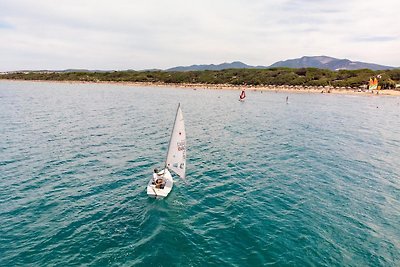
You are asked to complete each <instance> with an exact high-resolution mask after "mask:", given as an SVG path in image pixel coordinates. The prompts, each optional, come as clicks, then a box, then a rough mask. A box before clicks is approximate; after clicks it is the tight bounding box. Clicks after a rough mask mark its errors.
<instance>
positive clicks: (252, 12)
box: [0, 0, 400, 71]
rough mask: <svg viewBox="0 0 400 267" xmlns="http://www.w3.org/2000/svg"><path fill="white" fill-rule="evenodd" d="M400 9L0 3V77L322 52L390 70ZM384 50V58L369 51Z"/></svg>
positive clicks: (290, 1) (310, 3)
mask: <svg viewBox="0 0 400 267" xmlns="http://www.w3.org/2000/svg"><path fill="white" fill-rule="evenodd" d="M399 3H400V2H397V1H394V0H381V1H380V2H379V4H376V3H372V2H370V1H363V0H349V1H344V0H338V1H330V0H307V1H306V0H284V1H279V2H277V1H272V0H271V1H268V0H265V1H264V0H253V1H244V0H232V1H228V0H213V1H211V0H203V1H185V0H170V1H156V0H147V1H144V0H143V1H142V0H133V1H129V0H114V1H106V0H97V1H94V0H86V1H78V0H69V1H53V0H37V1H28V0H2V1H1V2H0V36H1V42H0V58H1V61H0V71H2V70H15V69H44V68H46V69H63V68H90V69H146V68H168V67H172V66H176V65H186V64H187V65H190V64H202V63H221V62H228V61H235V60H240V61H243V62H245V63H248V64H253V65H269V64H272V63H273V62H275V61H278V60H284V59H287V58H295V57H300V56H303V55H320V54H324V55H330V56H335V57H340V58H345V57H347V58H350V59H352V60H360V61H370V62H376V63H379V64H386V65H395V66H398V65H400V58H399V56H398V55H397V54H398V53H397V52H396V51H397V49H395V48H396V47H400V40H399V38H396V36H400V32H399V29H398V26H397V25H398V23H397V19H396V16H397V14H396V10H399V8H400V4H399ZM382 14H385V15H382ZM382 43H384V46H385V49H390V50H388V51H385V53H381V52H379V53H378V52H376V51H378V50H381V49H382V48H381V47H379V45H382Z"/></svg>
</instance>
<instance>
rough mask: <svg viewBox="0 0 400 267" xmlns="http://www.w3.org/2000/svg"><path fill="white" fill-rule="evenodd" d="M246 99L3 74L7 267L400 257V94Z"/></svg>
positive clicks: (2, 255) (2, 211)
mask: <svg viewBox="0 0 400 267" xmlns="http://www.w3.org/2000/svg"><path fill="white" fill-rule="evenodd" d="M286 96H289V102H290V103H289V104H286V101H285V99H286ZM238 98H239V91H232V90H203V89H198V90H193V89H178V88H156V87H154V88H153V87H134V86H122V85H106V84H67V83H60V84H57V83H36V82H8V81H0V225H1V227H0V266H77V265H83V266H267V265H275V266H400V98H399V97H384V96H379V97H376V96H351V95H330V94H287V93H276V92H262V93H261V92H259V91H258V92H255V91H250V90H248V91H247V98H246V101H245V102H244V103H241V102H239V101H238ZM179 102H180V103H181V105H182V110H183V114H184V118H185V123H186V132H187V149H188V150H187V155H188V162H187V178H188V179H187V183H184V182H182V181H181V180H180V179H179V178H177V177H175V178H176V183H175V185H174V188H173V190H172V192H171V194H170V195H169V196H168V197H167V198H166V199H163V200H155V199H150V198H149V197H148V196H147V195H146V192H145V190H146V185H147V182H148V180H149V179H150V178H151V175H152V170H153V168H155V167H160V166H162V165H163V162H164V160H165V156H166V150H167V145H168V141H169V136H170V132H171V128H172V124H173V120H174V117H175V111H176V108H177V105H178V103H179Z"/></svg>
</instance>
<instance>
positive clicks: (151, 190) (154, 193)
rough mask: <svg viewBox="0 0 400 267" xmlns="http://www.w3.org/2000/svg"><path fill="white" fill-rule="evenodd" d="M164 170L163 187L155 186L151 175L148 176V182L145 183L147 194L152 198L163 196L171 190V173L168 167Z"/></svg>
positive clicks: (172, 181)
mask: <svg viewBox="0 0 400 267" xmlns="http://www.w3.org/2000/svg"><path fill="white" fill-rule="evenodd" d="M163 171H164V172H165V174H164V179H165V186H164V188H162V189H161V188H156V185H155V184H154V180H153V177H152V178H150V181H149V183H148V184H147V195H148V196H149V197H152V198H165V197H166V196H168V194H169V192H171V190H172V187H173V185H174V180H173V179H172V175H171V173H170V172H169V170H168V169H164V170H163Z"/></svg>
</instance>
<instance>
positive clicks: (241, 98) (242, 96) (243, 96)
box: [239, 89, 246, 102]
mask: <svg viewBox="0 0 400 267" xmlns="http://www.w3.org/2000/svg"><path fill="white" fill-rule="evenodd" d="M245 98H246V92H245V90H244V89H243V90H242V92H241V93H240V96H239V101H242V102H243V101H244V99H245Z"/></svg>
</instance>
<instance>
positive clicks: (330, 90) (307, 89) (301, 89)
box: [0, 78, 400, 96]
mask: <svg viewBox="0 0 400 267" xmlns="http://www.w3.org/2000/svg"><path fill="white" fill-rule="evenodd" d="M0 81H15V82H37V83H67V84H110V85H121V86H141V87H165V88H171V87H173V88H182V89H192V90H197V89H199V90H202V89H209V90H242V89H246V90H247V91H261V92H263V91H267V92H276V93H278V92H280V93H311V94H346V95H366V96H400V91H399V90H373V91H368V90H365V89H364V90H361V89H356V88H350V87H347V88H344V87H342V88H334V87H322V86H286V85H279V86H272V85H271V86H253V85H246V86H243V85H241V86H235V85H231V84H197V83H160V82H116V81H54V80H19V79H1V78H0Z"/></svg>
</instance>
